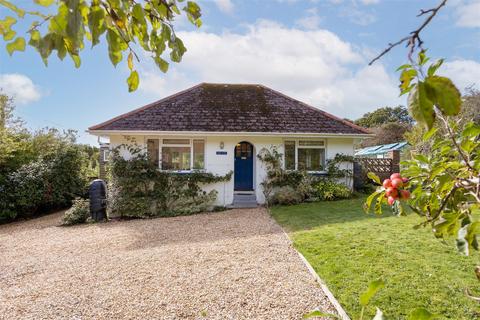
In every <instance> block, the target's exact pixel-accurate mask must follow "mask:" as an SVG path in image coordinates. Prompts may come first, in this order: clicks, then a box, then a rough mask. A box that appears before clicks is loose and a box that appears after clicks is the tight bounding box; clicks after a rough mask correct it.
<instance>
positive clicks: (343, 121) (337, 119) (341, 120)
mask: <svg viewBox="0 0 480 320" xmlns="http://www.w3.org/2000/svg"><path fill="white" fill-rule="evenodd" d="M260 86H261V87H263V88H264V89H267V90H270V91H272V92H274V93H276V94H279V95H281V96H282V97H285V98H287V99H289V100H291V101H295V102H298V103H300V104H301V105H303V106H304V107H307V108H310V109H313V110H315V111H318V112H321V113H322V114H324V115H325V116H326V117H328V118H330V119H333V120H336V121H340V122H341V123H343V124H345V125H347V126H349V127H351V128H354V129H357V130H360V131H362V132H363V133H366V134H371V133H372V132H370V130H368V129H367V128H364V127H361V126H358V125H356V124H354V123H352V122H350V121H347V120H344V119H342V118H339V117H337V116H335V115H333V114H331V113H328V112H326V111H324V110H322V109H318V108H315V107H314V106H311V105H309V104H307V103H305V102H303V101H300V100H297V99H295V98H292V97H290V96H287V95H286V94H284V93H281V92H280V91H277V90H275V89H272V88H269V87H267V86H265V85H263V84H260Z"/></svg>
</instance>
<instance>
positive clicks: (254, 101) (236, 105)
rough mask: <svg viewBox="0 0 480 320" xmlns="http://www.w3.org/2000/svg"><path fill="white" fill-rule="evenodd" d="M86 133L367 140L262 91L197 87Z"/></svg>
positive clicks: (303, 106) (292, 101) (329, 118)
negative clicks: (259, 134) (314, 135)
mask: <svg viewBox="0 0 480 320" xmlns="http://www.w3.org/2000/svg"><path fill="white" fill-rule="evenodd" d="M89 130H91V131H97V130H108V131H112V130H113V131H115V130H119V131H179V132H182V131H189V132H191V131H195V132H197V131H198V132H272V133H326V134H362V135H365V134H368V133H369V132H368V131H367V130H366V129H364V128H361V127H359V126H356V125H354V124H352V123H350V122H348V121H345V120H342V119H340V118H337V117H335V116H333V115H331V114H329V113H326V112H324V111H322V110H319V109H317V108H314V107H312V106H309V105H307V104H305V103H303V102H300V101H298V100H295V99H293V98H290V97H288V96H286V95H284V94H282V93H280V92H277V91H275V90H272V89H270V88H267V87H265V86H262V85H252V84H249V85H243V84H212V83H201V84H199V85H196V86H194V87H192V88H189V89H187V90H184V91H181V92H178V93H176V94H174V95H171V96H169V97H166V98H164V99H162V100H159V101H156V102H154V103H151V104H149V105H146V106H144V107H141V108H139V109H136V110H133V111H131V112H128V113H126V114H123V115H121V116H118V117H116V118H113V119H111V120H109V121H106V122H103V123H101V124H98V125H95V126H93V127H90V128H89Z"/></svg>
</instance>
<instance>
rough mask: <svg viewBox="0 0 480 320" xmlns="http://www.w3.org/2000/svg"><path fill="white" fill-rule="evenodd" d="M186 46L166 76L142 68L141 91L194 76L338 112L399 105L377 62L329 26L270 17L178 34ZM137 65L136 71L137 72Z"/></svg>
mask: <svg viewBox="0 0 480 320" xmlns="http://www.w3.org/2000/svg"><path fill="white" fill-rule="evenodd" d="M179 35H180V36H181V38H182V40H183V41H184V42H185V45H186V47H187V48H188V51H187V52H186V53H185V55H184V58H183V61H182V62H181V63H180V64H178V65H172V67H171V69H170V71H169V72H168V73H167V74H162V73H161V72H160V71H158V70H156V69H155V67H154V66H150V67H148V66H144V70H143V72H141V77H142V78H141V87H140V89H141V90H143V91H145V92H148V93H151V94H153V95H155V96H156V97H158V98H160V97H163V96H165V95H167V94H171V93H174V92H176V91H179V90H182V89H185V88H187V87H188V86H191V85H194V84H197V83H198V82H226V83H261V84H264V85H266V86H269V87H272V88H273V89H276V90H279V91H281V92H284V93H285V94H288V95H290V96H292V97H294V98H297V99H299V100H302V101H305V102H307V103H310V104H312V105H313V106H316V107H319V108H321V109H323V110H325V111H328V112H331V113H334V114H336V115H338V116H341V117H348V118H353V119H355V118H357V117H359V116H361V115H362V114H363V113H365V112H367V111H371V110H373V109H375V108H377V107H379V106H384V105H396V104H398V103H401V100H400V99H399V98H398V93H399V91H398V88H397V80H396V79H394V78H392V77H390V75H389V74H388V73H387V72H386V71H385V69H384V67H383V66H382V65H381V64H376V65H374V66H372V67H367V66H366V63H367V61H366V59H365V58H364V57H363V52H362V51H360V50H357V49H354V47H353V46H352V45H351V44H350V43H348V42H346V41H343V40H342V39H340V38H339V37H338V36H337V35H335V34H334V33H332V32H330V31H327V30H321V29H320V30H300V29H296V28H286V27H284V26H282V25H279V24H276V23H272V22H269V21H260V22H257V23H256V24H254V25H250V26H248V28H247V30H246V32H244V33H232V32H224V33H222V34H214V33H208V32H205V31H204V32H198V31H192V32H181V33H179ZM140 71H142V70H140Z"/></svg>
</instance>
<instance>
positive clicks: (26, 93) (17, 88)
mask: <svg viewBox="0 0 480 320" xmlns="http://www.w3.org/2000/svg"><path fill="white" fill-rule="evenodd" d="M0 89H1V90H2V91H3V92H4V93H6V94H7V95H9V96H12V97H14V98H15V102H16V103H18V104H27V103H30V102H34V101H37V100H39V99H40V97H41V96H42V94H41V92H40V89H39V88H38V87H37V86H36V85H35V84H34V83H33V81H32V80H31V79H30V78H29V77H27V76H25V75H23V74H18V73H6V74H0Z"/></svg>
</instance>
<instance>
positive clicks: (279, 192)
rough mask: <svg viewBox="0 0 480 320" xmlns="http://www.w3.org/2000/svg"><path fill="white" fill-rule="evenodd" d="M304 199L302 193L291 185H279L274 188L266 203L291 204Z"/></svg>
mask: <svg viewBox="0 0 480 320" xmlns="http://www.w3.org/2000/svg"><path fill="white" fill-rule="evenodd" d="M303 200H304V197H303V195H302V194H301V193H300V192H298V191H297V190H296V189H295V188H293V187H292V186H288V185H286V186H281V187H278V188H276V189H275V192H274V193H273V195H271V196H270V198H269V200H268V203H269V204H270V205H275V204H278V205H292V204H298V203H300V202H302V201H303Z"/></svg>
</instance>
